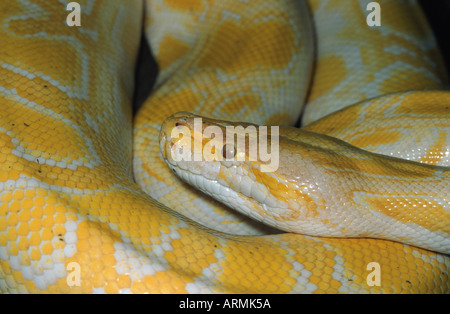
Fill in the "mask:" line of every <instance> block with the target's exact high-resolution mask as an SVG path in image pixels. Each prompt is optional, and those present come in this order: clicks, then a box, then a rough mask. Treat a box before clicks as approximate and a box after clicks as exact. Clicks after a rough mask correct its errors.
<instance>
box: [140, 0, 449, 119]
mask: <svg viewBox="0 0 450 314" xmlns="http://www.w3.org/2000/svg"><path fill="white" fill-rule="evenodd" d="M341 1H345V0H341ZM419 3H420V5H421V6H422V8H423V10H424V12H425V14H426V16H427V18H428V21H429V23H430V25H431V28H432V29H433V32H434V34H435V36H436V38H437V41H438V44H439V47H440V49H441V52H442V56H443V57H444V62H445V64H446V67H447V72H448V73H450V0H419ZM157 75H158V66H157V64H156V62H155V60H154V59H153V57H152V55H151V51H150V48H149V47H148V45H147V42H146V40H145V38H144V37H143V38H142V40H141V50H140V53H139V60H138V63H137V67H136V88H135V94H134V101H133V108H134V111H136V110H137V109H139V107H140V106H141V105H142V103H143V102H144V101H145V99H146V98H147V97H148V95H149V94H150V92H151V88H152V86H153V84H154V83H155V80H156V77H157Z"/></svg>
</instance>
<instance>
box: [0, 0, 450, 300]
mask: <svg viewBox="0 0 450 314" xmlns="http://www.w3.org/2000/svg"><path fill="white" fill-rule="evenodd" d="M63 2H64V1H41V0H29V1H27V0H22V1H19V0H17V1H3V2H2V3H1V4H0V42H1V43H2V44H1V45H0V289H1V290H2V291H3V292H85V293H91V292H107V293H117V292H135V293H141V292H154V293H157V292H163V293H169V292H248V293H257V292H258V293H286V292H316V293H320V292H385V293H400V292H402V293H407V292H409V293H414V292H429V293H443V292H448V291H449V278H448V267H449V265H450V259H449V257H448V256H446V255H442V254H438V253H434V252H431V251H427V250H423V249H419V248H415V247H412V246H408V245H404V244H400V243H396V242H391V241H386V240H370V239H329V238H313V237H307V236H302V235H294V234H278V235H265V236H252V237H249V236H238V235H232V234H231V233H241V232H240V231H241V230H243V231H242V234H255V233H256V234H260V233H264V232H266V230H265V229H264V228H260V227H259V226H254V225H250V224H249V223H248V222H247V220H246V219H245V218H243V217H242V216H239V215H237V214H230V213H226V212H225V210H226V209H225V208H223V207H220V206H219V205H218V204H217V203H214V202H211V201H209V200H206V201H202V200H200V199H199V195H200V194H193V193H195V192H193V191H192V190H188V191H184V190H182V189H183V188H185V186H184V185H183V184H182V183H180V182H179V181H178V180H177V179H176V178H175V177H173V176H171V177H169V174H170V172H169V171H168V170H167V169H166V167H165V165H164V162H163V161H162V159H160V155H159V144H158V137H157V136H158V133H159V128H160V125H161V123H162V122H163V120H164V119H165V118H166V117H167V116H169V115H170V114H172V113H174V112H176V111H180V110H184V111H192V112H197V113H202V114H204V115H207V116H213V117H215V118H219V119H225V120H235V121H238V120H245V121H252V122H254V123H269V124H292V123H295V121H296V119H297V117H298V115H299V113H300V111H301V106H300V105H301V103H302V102H303V101H304V99H305V98H306V94H307V91H308V90H309V88H310V82H309V79H310V77H311V73H312V64H313V57H314V50H313V49H312V48H313V47H314V46H315V44H314V42H313V35H312V34H313V32H314V31H313V26H314V28H315V29H316V33H317V39H318V44H317V47H318V52H317V53H318V54H317V56H318V63H317V68H316V69H315V71H314V81H313V85H312V86H313V87H312V88H313V89H312V92H313V91H314V86H315V85H316V84H317V85H318V86H322V87H320V88H319V90H318V91H317V92H314V95H317V96H314V97H313V96H311V97H312V98H310V99H311V100H309V101H307V103H312V102H313V101H317V102H319V101H322V102H324V103H325V105H328V104H329V101H327V100H326V96H324V95H325V94H327V93H328V92H330V91H331V90H332V91H333V92H337V91H338V90H340V89H342V90H345V89H346V88H349V86H353V84H356V83H357V82H364V81H366V83H367V84H368V83H370V82H374V84H375V83H377V84H381V82H382V81H385V82H387V83H386V86H387V87H390V88H387V89H380V90H379V91H377V92H376V93H388V92H395V91H402V90H404V89H405V90H408V89H410V88H408V87H407V86H402V87H401V88H400V87H396V86H395V85H393V84H391V83H389V82H391V81H392V80H393V79H395V78H397V81H398V82H402V81H404V79H405V78H408V82H407V84H406V85H409V84H410V83H409V80H412V81H414V84H415V85H413V87H414V88H416V89H424V88H441V87H442V83H441V80H442V78H443V76H442V75H440V74H439V68H440V63H439V60H438V58H435V56H436V49H435V45H434V41H433V40H432V39H431V36H430V34H429V30H428V28H427V25H426V22H425V21H424V20H423V17H422V15H421V13H420V11H418V9H417V7H416V5H415V3H414V2H411V1H379V2H380V3H381V6H382V8H384V7H386V10H384V11H383V12H386V15H385V14H384V13H383V26H382V27H381V28H379V30H373V29H369V28H368V27H367V25H366V24H365V19H364V17H365V15H366V13H367V12H365V11H364V9H363V8H364V7H365V4H366V3H367V1H359V2H354V3H353V2H352V5H350V6H343V7H342V8H339V10H337V8H336V7H335V4H333V3H334V2H332V1H321V2H320V3H319V2H317V3H316V2H315V1H311V3H310V5H311V8H312V10H313V12H314V13H313V19H311V17H310V16H309V15H308V12H309V10H308V8H307V5H306V3H304V2H302V1H276V2H275V1H255V2H252V4H251V5H250V4H248V3H246V2H244V1H222V0H220V1H207V0H204V1H174V0H165V1H162V0H161V1H156V0H155V1H148V2H147V5H146V15H145V22H146V34H147V37H148V40H149V42H150V45H151V48H152V51H153V53H154V55H155V58H156V60H157V61H158V64H159V67H160V75H159V78H158V82H157V85H156V86H155V89H154V91H153V93H152V95H151V97H150V98H149V100H148V101H147V102H146V104H145V105H144V107H143V108H142V109H141V110H140V111H139V113H138V115H137V116H136V117H135V119H134V125H133V126H132V117H131V110H130V102H131V94H132V89H133V84H132V73H133V68H134V67H133V66H134V63H135V57H136V50H137V46H138V43H139V35H140V29H141V22H142V15H143V14H142V13H143V12H142V9H143V7H144V6H143V3H142V2H141V1H138V0H136V1H126V2H125V1H119V0H108V1H100V0H98V1H93V0H92V1H88V0H86V1H79V2H80V4H81V6H82V26H81V27H79V28H78V27H67V25H66V24H65V19H66V16H67V14H68V12H67V11H65V4H63ZM355 3H357V4H356V5H355ZM387 6H389V7H390V8H389V10H388V7H387ZM387 12H393V13H392V14H393V15H392V16H391V18H388V16H390V14H387ZM411 12H416V13H414V15H411ZM316 14H317V15H316ZM328 14H331V16H334V17H336V19H337V22H338V24H336V25H335V27H333V28H332V29H333V30H334V32H333V33H331V34H330V36H333V38H336V39H338V40H339V39H341V40H345V39H346V38H352V36H353V35H356V34H353V33H355V32H354V30H355V29H358V30H359V31H360V32H361V33H360V34H359V35H360V36H361V37H363V38H365V39H366V41H371V42H372V43H374V47H375V48H376V51H375V53H373V54H370V55H371V56H372V57H370V58H369V59H367V60H366V59H364V58H356V57H354V56H353V57H350V58H344V57H339V56H336V57H333V56H329V55H328V57H327V54H329V53H331V52H327V51H326V49H325V48H321V47H322V46H321V39H320V38H321V33H322V31H321V28H320V27H318V26H320V25H322V22H321V21H327V20H329V19H328V18H327V16H328ZM347 14H349V15H352V14H356V16H357V18H356V19H347V16H346V15H347ZM416 15H418V16H419V17H420V18H419V19H418V20H419V21H420V23H417V21H416V20H417V19H416ZM351 21H353V23H356V24H355V25H353V26H352V25H350V26H344V25H345V23H346V22H349V23H350V22H351ZM412 21H414V23H413V22H412ZM410 25H417V26H414V28H410V27H409V26H410ZM338 26H339V27H338ZM323 33H325V34H329V30H326V29H325V30H324V31H323ZM375 34H376V35H377V36H378V37H376V36H375V37H373V35H375ZM371 38H373V39H371ZM416 38H418V39H416ZM358 42H359V39H355V40H354V42H352V45H355V46H352V45H350V44H348V45H346V44H344V45H343V46H344V47H345V46H348V47H350V46H352V47H354V48H353V51H357V52H356V53H357V54H356V56H358V51H359V52H360V54H361V56H366V55H367V54H366V52H367V53H368V52H369V50H370V49H368V48H361V49H358V48H355V47H357V45H358ZM362 42H364V41H362ZM422 43H425V44H423V45H422ZM333 45H335V44H331V47H332V46H333ZM336 47H337V46H336ZM338 50H339V51H337V52H336V53H341V51H340V50H341V48H340V49H338ZM379 52H383V53H384V54H386V55H387V56H389V58H388V59H387V58H385V56H380V57H377V56H378V53H379ZM322 56H324V57H322ZM395 60H399V61H398V62H396V61H395ZM334 61H336V63H335V62H334ZM351 61H359V65H360V66H362V67H363V69H364V71H367V72H364V73H368V74H366V75H367V79H365V80H362V79H359V78H355V79H351V80H350V79H349V80H348V81H347V83H346V85H345V86H347V87H345V86H338V85H339V84H337V83H339V82H340V81H341V80H344V79H345V78H346V77H347V76H348V75H351V74H352V73H354V71H353V70H352V67H351V66H349V65H348V64H347V62H350V64H351ZM379 62H381V64H383V63H386V65H385V66H388V67H389V64H397V65H399V66H400V68H401V69H402V70H401V72H402V74H401V75H399V72H398V71H386V70H385V71H381V72H380V73H381V74H379V75H378V74H377V75H376V73H379V72H376V68H377V64H379ZM402 63H404V64H403V65H402ZM327 64H328V65H327ZM327 71H328V73H329V75H330V76H328V77H327V75H325V73H326V72H327ZM370 73H373V75H372V76H371V74H370ZM412 74H414V75H412ZM380 75H381V76H380ZM328 79H330V83H326V81H327V80H328ZM429 81H432V83H428V82H429ZM369 85H370V84H369ZM368 88H369V89H370V87H368ZM356 90H357V91H359V89H358V88H356ZM347 93H350V91H346V92H345V93H342V94H335V95H333V96H330V97H331V99H335V97H337V98H339V99H341V100H342V102H340V103H341V104H342V103H345V104H347V105H351V104H353V103H354V102H356V101H360V100H363V99H365V98H367V97H373V96H376V95H374V94H370V95H368V94H365V93H357V95H356V96H353V95H348V94H347ZM411 95H412V96H411V98H414V99H415V95H414V94H411ZM418 95H420V96H418V97H427V96H426V94H423V95H424V96H422V94H421V92H419V94H418ZM416 96H417V95H416ZM347 97H348V98H347ZM437 97H442V100H443V101H448V100H447V99H448V96H446V94H445V93H444V94H439V96H437ZM346 99H347V100H348V101H346ZM432 99H434V100H436V99H437V98H436V97H434V98H432ZM430 102H431V103H432V102H433V101H430ZM426 103H429V102H425V104H426ZM360 107H362V108H364V109H365V108H369V107H370V102H369V103H367V104H366V105H364V106H360ZM350 108H352V107H350ZM351 110H353V111H351ZM351 110H350V111H349V113H350V114H349V115H348V119H345V120H343V121H342V123H341V127H342V129H348V126H351V125H357V124H358V122H359V121H360V118H358V116H357V115H355V112H356V113H359V112H363V111H360V109H359V107H355V108H353V109H351ZM419 110H424V111H425V114H426V112H427V110H428V107H427V106H424V107H420V108H419ZM332 111H334V110H331V112H332ZM344 112H345V111H344ZM340 113H342V111H341V112H340ZM394 114H395V112H394ZM434 114H436V115H437V116H438V119H439V117H440V114H442V110H441V111H439V112H436V111H435V112H434ZM321 115H322V114H321ZM330 117H331V116H329V117H327V118H328V119H332V118H330ZM311 120H314V118H312V119H311ZM337 120H338V121H340V120H339V119H337ZM381 120H382V119H381ZM447 120H448V119H447ZM320 121H322V120H319V121H318V122H316V123H317V124H316V123H313V124H311V125H309V126H308V127H309V128H315V125H317V129H318V128H319V127H321V128H323V129H325V130H326V133H327V134H328V135H333V132H337V133H338V132H339V131H338V130H337V128H336V129H333V127H332V126H331V125H329V124H326V123H325V124H323V125H321V124H320ZM442 121H445V120H444V119H443V120H442ZM447 123H448V122H447ZM445 127H447V128H448V125H447V126H443V129H442V130H443V131H442V133H439V132H438V133H437V134H438V135H439V134H440V137H439V138H438V139H435V140H434V142H433V144H434V146H436V147H437V150H435V151H439V149H441V150H440V151H443V150H442V149H444V150H445V149H448V148H447V147H448V146H449V145H448V139H447V137H448V135H447V134H448V132H447V133H445ZM133 128H134V132H133V131H132V129H133ZM327 128H328V129H327ZM375 128H379V127H377V125H375ZM433 128H434V126H433V125H427V129H433ZM314 131H316V130H314ZM401 131H402V130H401V128H400V129H399V130H397V131H395V130H394V128H392V127H391V129H390V130H388V129H386V131H385V132H386V133H388V132H401ZM430 132H431V133H433V132H436V131H430ZM372 133H373V132H371V131H369V132H368V133H367V134H366V137H367V138H368V139H375V138H376V137H375V135H373V134H372ZM340 136H343V137H345V136H347V135H345V134H344V135H336V137H340ZM349 138H353V139H354V140H355V141H358V139H359V141H360V142H364V143H367V145H369V146H371V144H370V143H369V142H367V141H365V140H364V138H363V137H358V131H355V133H354V136H353V137H352V136H349ZM132 140H133V141H134V142H133V143H134V144H132ZM399 141H400V142H401V141H402V139H399ZM389 142H390V141H389ZM392 142H394V140H392ZM132 145H134V146H133V154H134V155H133V156H132ZM377 145H383V140H378V141H375V143H374V144H373V146H377ZM442 155H444V156H447V155H446V154H445V153H444V154H442ZM420 156H424V157H423V158H424V160H435V158H434V156H435V154H434V153H433V154H431V153H430V154H428V153H425V154H421V155H420ZM427 156H429V157H427ZM437 156H441V155H440V154H439V152H437ZM439 158H440V157H438V159H439ZM132 160H133V161H134V164H133V167H132V166H131V165H132ZM132 168H133V170H134V172H135V174H134V176H135V179H134V178H133V174H132ZM135 181H136V182H137V183H138V184H139V186H138V184H136V182H135ZM161 181H163V182H165V183H163V187H162V188H161V187H160V183H161ZM154 182H156V183H158V184H157V185H154V186H152V184H154ZM164 185H165V186H164ZM157 186H158V187H157ZM180 189H181V190H180ZM144 191H146V192H148V193H149V194H146V193H145V192H144ZM156 199H157V200H156ZM180 202H182V203H183V204H180ZM163 204H166V205H163ZM167 205H169V206H170V208H169V207H167ZM171 208H173V209H171ZM196 208H207V209H209V210H212V211H213V212H215V213H216V215H215V216H218V217H222V218H223V217H225V218H224V221H221V222H220V223H219V224H218V223H215V222H212V221H215V218H216V217H215V216H214V215H213V216H214V217H212V219H204V220H201V219H200V220H199V222H200V223H196V222H194V221H192V220H191V219H189V218H186V216H187V217H191V218H196V216H197V215H200V216H206V215H205V214H203V212H201V213H200V214H198V213H196V212H195V209H196ZM175 210H177V211H179V212H176V211H175ZM180 213H181V214H180ZM443 219H444V222H445V221H447V222H448V217H447V218H446V217H443ZM219 221H220V220H219ZM202 224H203V225H202ZM224 224H228V225H230V226H232V227H230V229H228V228H227V227H223V225H224ZM205 226H209V227H213V228H217V230H218V229H220V228H223V229H220V230H230V231H229V232H230V233H228V234H227V233H222V232H219V231H216V230H214V229H210V228H208V227H205ZM233 226H234V227H233ZM71 262H75V263H77V265H79V266H80V268H79V269H80V279H81V281H80V285H79V286H78V285H75V286H69V285H68V282H67V280H66V277H67V276H68V274H69V273H70V269H69V270H68V269H66V267H67V266H68V265H69V263H71ZM371 262H377V263H379V264H380V265H381V276H382V277H381V278H382V279H381V286H369V285H368V284H367V281H366V278H367V276H368V275H369V271H367V265H368V264H369V263H371Z"/></svg>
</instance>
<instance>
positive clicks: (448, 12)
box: [419, 0, 450, 72]
mask: <svg viewBox="0 0 450 314" xmlns="http://www.w3.org/2000/svg"><path fill="white" fill-rule="evenodd" d="M419 2H420V4H421V5H422V8H423V10H424V12H425V14H426V15H427V17H428V21H429V22H430V25H431V28H432V29H433V31H434V34H435V36H436V38H437V40H438V44H439V47H440V48H441V52H442V56H443V57H444V60H445V63H446V65H447V69H448V71H447V72H450V42H449V41H450V0H420V1H419Z"/></svg>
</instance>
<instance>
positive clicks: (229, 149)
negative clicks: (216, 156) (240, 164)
mask: <svg viewBox="0 0 450 314" xmlns="http://www.w3.org/2000/svg"><path fill="white" fill-rule="evenodd" d="M222 156H223V158H225V159H231V158H234V156H236V147H234V145H231V144H225V146H224V147H223V149H222Z"/></svg>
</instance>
